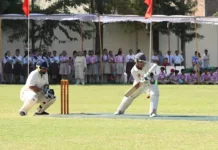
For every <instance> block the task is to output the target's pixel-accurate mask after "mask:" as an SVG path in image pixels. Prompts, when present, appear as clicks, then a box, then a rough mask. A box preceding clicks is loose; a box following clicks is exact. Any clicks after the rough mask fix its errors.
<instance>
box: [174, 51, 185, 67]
mask: <svg viewBox="0 0 218 150" xmlns="http://www.w3.org/2000/svg"><path fill="white" fill-rule="evenodd" d="M175 53H176V55H175V56H174V57H173V62H174V66H175V67H176V66H181V64H182V62H183V61H184V59H183V57H182V55H180V54H179V51H178V50H177V51H175Z"/></svg>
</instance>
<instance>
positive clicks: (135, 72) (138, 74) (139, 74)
mask: <svg viewBox="0 0 218 150" xmlns="http://www.w3.org/2000/svg"><path fill="white" fill-rule="evenodd" d="M152 66H156V64H154V63H149V62H146V63H145V65H144V67H143V68H142V69H141V70H140V69H138V68H137V67H136V65H135V66H134V67H133V68H132V70H131V74H132V76H133V78H134V83H133V85H135V84H137V83H138V82H140V80H141V78H144V75H145V74H146V73H147V72H148V71H149V69H150V68H151V67H152ZM153 71H154V70H153ZM154 78H155V80H157V76H156V75H154ZM144 92H147V93H150V94H151V95H156V94H159V89H158V86H157V85H156V84H150V82H149V84H148V87H147V88H146V89H144Z"/></svg>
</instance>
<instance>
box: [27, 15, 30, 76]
mask: <svg viewBox="0 0 218 150" xmlns="http://www.w3.org/2000/svg"><path fill="white" fill-rule="evenodd" d="M27 29H28V34H27V36H28V40H27V42H28V43H27V52H28V63H27V68H28V71H27V72H28V75H29V74H30V30H29V29H30V15H29V16H28V28H27Z"/></svg>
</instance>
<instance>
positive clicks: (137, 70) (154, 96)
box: [114, 53, 159, 117]
mask: <svg viewBox="0 0 218 150" xmlns="http://www.w3.org/2000/svg"><path fill="white" fill-rule="evenodd" d="M135 59H136V64H135V65H134V67H133V68H132V70H131V74H132V76H133V78H134V83H133V86H135V87H136V88H140V87H139V86H140V83H141V82H142V79H143V80H146V83H148V84H145V86H142V89H141V90H137V91H135V93H133V94H131V95H130V96H124V97H123V100H122V102H121V104H120V106H119V107H118V109H117V111H116V112H115V113H114V114H115V115H121V114H124V112H125V110H126V109H127V108H128V107H129V106H130V104H131V103H132V102H133V100H134V99H135V98H137V97H138V96H139V95H141V94H142V93H145V92H147V93H148V95H149V97H150V111H149V115H150V117H155V116H156V115H157V106H158V100H159V89H158V86H157V85H155V81H156V80H154V78H153V77H154V76H152V75H153V74H152V72H153V71H154V70H155V68H156V67H157V65H156V64H154V63H149V62H146V57H145V55H144V54H143V53H138V54H137V55H136V56H135ZM150 75H151V77H150Z"/></svg>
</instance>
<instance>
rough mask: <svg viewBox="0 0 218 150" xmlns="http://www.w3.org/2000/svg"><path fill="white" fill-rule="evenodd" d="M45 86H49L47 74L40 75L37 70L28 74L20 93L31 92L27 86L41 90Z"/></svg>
mask: <svg viewBox="0 0 218 150" xmlns="http://www.w3.org/2000/svg"><path fill="white" fill-rule="evenodd" d="M45 84H49V82H48V74H47V73H46V74H43V75H42V74H40V73H39V71H38V70H34V71H32V72H31V73H30V75H29V76H28V78H27V81H26V84H25V85H24V87H23V88H22V89H21V93H23V92H24V91H31V89H29V86H36V87H38V88H42V87H43V86H44V85H45Z"/></svg>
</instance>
